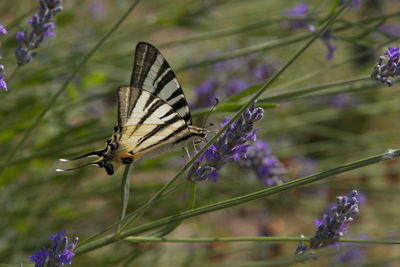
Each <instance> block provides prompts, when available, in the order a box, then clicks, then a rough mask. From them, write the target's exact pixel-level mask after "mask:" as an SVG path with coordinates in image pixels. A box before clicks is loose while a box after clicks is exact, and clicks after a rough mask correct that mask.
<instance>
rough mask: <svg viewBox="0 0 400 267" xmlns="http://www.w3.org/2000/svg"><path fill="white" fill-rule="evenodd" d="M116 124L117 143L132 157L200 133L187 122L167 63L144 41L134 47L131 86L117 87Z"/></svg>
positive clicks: (180, 92) (183, 100)
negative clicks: (118, 138) (118, 130)
mask: <svg viewBox="0 0 400 267" xmlns="http://www.w3.org/2000/svg"><path fill="white" fill-rule="evenodd" d="M118 126H119V127H120V129H121V137H120V141H119V144H120V145H121V146H122V148H125V149H123V150H127V149H128V148H129V149H128V150H129V152H130V153H131V154H132V155H134V157H135V158H138V157H140V156H141V155H142V154H145V153H147V152H149V151H151V150H154V149H156V148H160V147H162V146H165V145H168V144H169V145H175V144H178V143H180V142H181V141H185V140H187V139H189V138H191V137H193V136H204V133H203V130H202V129H199V128H197V127H194V126H192V125H191V116H190V110H189V107H188V104H187V102H186V98H185V96H184V94H183V90H182V88H181V86H180V85H179V82H178V80H177V79H176V76H175V74H174V72H173V71H172V69H171V67H170V66H169V64H168V62H167V61H166V60H165V59H164V57H163V56H162V55H161V53H160V52H159V51H158V50H157V49H156V48H155V47H153V46H152V45H150V44H148V43H143V42H140V43H139V44H138V45H137V47H136V52H135V60H134V66H133V72H132V78H131V86H129V87H121V88H120V89H119V90H118Z"/></svg>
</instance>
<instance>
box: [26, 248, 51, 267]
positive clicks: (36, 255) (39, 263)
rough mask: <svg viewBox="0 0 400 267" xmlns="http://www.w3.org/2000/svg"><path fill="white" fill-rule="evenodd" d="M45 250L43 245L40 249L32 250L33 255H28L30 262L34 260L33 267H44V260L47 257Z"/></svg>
mask: <svg viewBox="0 0 400 267" xmlns="http://www.w3.org/2000/svg"><path fill="white" fill-rule="evenodd" d="M47 256H48V254H47V251H46V249H45V248H44V247H43V250H42V251H35V252H33V256H29V259H31V261H32V262H35V267H44V266H45V265H44V263H45V262H46V259H47Z"/></svg>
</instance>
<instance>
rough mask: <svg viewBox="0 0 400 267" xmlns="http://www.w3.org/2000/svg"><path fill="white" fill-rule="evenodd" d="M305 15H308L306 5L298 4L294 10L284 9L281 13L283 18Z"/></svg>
mask: <svg viewBox="0 0 400 267" xmlns="http://www.w3.org/2000/svg"><path fill="white" fill-rule="evenodd" d="M307 13H308V4H307V3H304V2H300V3H298V4H297V5H296V6H295V7H294V8H292V9H286V10H285V11H284V12H283V15H284V16H285V17H303V16H305V15H307Z"/></svg>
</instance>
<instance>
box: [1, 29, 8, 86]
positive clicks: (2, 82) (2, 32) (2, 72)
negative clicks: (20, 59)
mask: <svg viewBox="0 0 400 267" xmlns="http://www.w3.org/2000/svg"><path fill="white" fill-rule="evenodd" d="M7 33H8V32H7V30H6V29H5V28H4V26H3V25H1V24H0V37H1V36H2V35H3V34H7ZM0 44H1V43H0ZM0 59H1V56H0ZM4 73H5V71H4V66H3V65H1V64H0V90H1V89H3V90H4V91H6V92H7V84H6V82H5V81H4Z"/></svg>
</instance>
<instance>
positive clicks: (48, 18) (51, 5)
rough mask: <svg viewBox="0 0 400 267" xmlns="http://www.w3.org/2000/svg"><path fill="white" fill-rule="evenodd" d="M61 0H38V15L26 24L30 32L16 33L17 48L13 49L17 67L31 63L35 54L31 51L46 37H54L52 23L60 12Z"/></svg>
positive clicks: (34, 15)
mask: <svg viewBox="0 0 400 267" xmlns="http://www.w3.org/2000/svg"><path fill="white" fill-rule="evenodd" d="M61 3H62V0H39V4H40V9H39V13H35V14H33V16H32V18H31V19H28V23H29V24H30V25H31V31H30V32H29V33H28V32H27V31H26V30H24V31H23V32H18V33H17V35H16V39H17V41H18V47H17V48H16V49H15V56H16V58H17V63H18V65H20V66H21V65H25V64H27V63H29V62H31V61H32V59H33V58H34V57H35V55H36V52H32V50H34V49H36V48H38V47H39V45H40V44H41V43H42V41H43V40H44V39H45V38H46V37H48V36H51V37H54V36H55V34H54V33H53V30H54V27H55V25H54V23H53V22H52V21H53V20H54V18H55V16H56V14H57V13H58V12H60V11H61V10H62V6H61Z"/></svg>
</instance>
